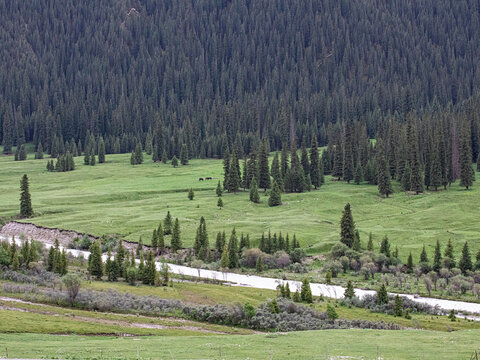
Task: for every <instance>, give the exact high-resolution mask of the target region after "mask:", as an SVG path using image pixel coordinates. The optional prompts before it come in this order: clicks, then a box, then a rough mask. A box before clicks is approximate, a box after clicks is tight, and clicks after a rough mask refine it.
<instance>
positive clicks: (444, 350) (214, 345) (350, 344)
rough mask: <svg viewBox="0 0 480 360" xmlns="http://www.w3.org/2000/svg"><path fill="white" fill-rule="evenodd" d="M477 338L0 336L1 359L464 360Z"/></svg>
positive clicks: (468, 334) (467, 334) (345, 333)
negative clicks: (6, 355) (5, 357)
mask: <svg viewBox="0 0 480 360" xmlns="http://www.w3.org/2000/svg"><path fill="white" fill-rule="evenodd" d="M479 336H480V332H479V331H478V330H472V331H456V332H452V333H440V332H432V331H417V330H402V331H378V330H323V331H302V332H295V333H288V334H255V335H233V336H202V337H199V336H184V337H174V336H154V337H133V338H132V337H87V336H61V337H60V336H54V335H37V334H0V344H2V345H3V346H2V348H0V356H2V355H3V354H2V353H3V352H4V351H5V346H4V345H5V344H7V345H8V355H9V357H11V358H22V357H24V358H33V357H35V358H49V359H322V360H323V359H372V360H373V359H384V360H388V359H392V360H407V359H408V360H412V359H419V360H430V359H432V360H457V359H458V360H464V359H470V356H471V355H472V353H473V352H474V351H475V350H477V351H478V349H479V347H480V345H479V342H478V338H479ZM27 344H28V345H27Z"/></svg>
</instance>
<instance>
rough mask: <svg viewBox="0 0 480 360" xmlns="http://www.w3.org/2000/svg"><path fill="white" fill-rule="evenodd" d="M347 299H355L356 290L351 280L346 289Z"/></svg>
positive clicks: (345, 296) (344, 295) (345, 295)
mask: <svg viewBox="0 0 480 360" xmlns="http://www.w3.org/2000/svg"><path fill="white" fill-rule="evenodd" d="M343 297H344V298H345V299H352V298H354V297H355V289H354V288H353V284H352V281H351V280H348V282H347V287H346V288H345V293H344V294H343Z"/></svg>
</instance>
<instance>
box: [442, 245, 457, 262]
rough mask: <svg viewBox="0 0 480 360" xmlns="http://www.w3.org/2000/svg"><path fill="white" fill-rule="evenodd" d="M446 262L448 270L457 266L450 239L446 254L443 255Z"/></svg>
mask: <svg viewBox="0 0 480 360" xmlns="http://www.w3.org/2000/svg"><path fill="white" fill-rule="evenodd" d="M443 257H444V262H445V265H446V267H447V268H449V269H452V268H454V267H455V266H456V263H455V257H454V255H453V244H452V239H448V242H447V246H446V248H445V252H444V253H443Z"/></svg>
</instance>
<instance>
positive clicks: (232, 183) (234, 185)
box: [226, 149, 242, 193]
mask: <svg viewBox="0 0 480 360" xmlns="http://www.w3.org/2000/svg"><path fill="white" fill-rule="evenodd" d="M226 182H227V190H228V192H233V193H236V192H237V191H238V189H239V188H240V186H241V182H242V181H241V174H240V165H239V163H238V157H237V151H236V150H235V149H233V151H232V158H231V160H230V170H229V171H228V179H226Z"/></svg>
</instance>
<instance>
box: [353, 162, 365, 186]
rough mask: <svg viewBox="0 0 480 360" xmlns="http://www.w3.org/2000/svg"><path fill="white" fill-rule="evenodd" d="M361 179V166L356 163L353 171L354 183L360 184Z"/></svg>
mask: <svg viewBox="0 0 480 360" xmlns="http://www.w3.org/2000/svg"><path fill="white" fill-rule="evenodd" d="M362 180H363V172H362V167H361V166H360V165H357V167H356V168H355V173H354V175H353V181H354V183H355V185H360V183H361V182H362Z"/></svg>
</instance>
